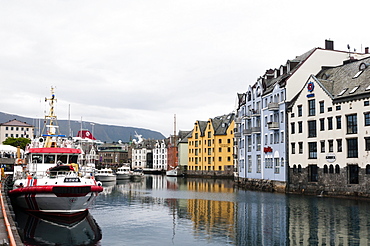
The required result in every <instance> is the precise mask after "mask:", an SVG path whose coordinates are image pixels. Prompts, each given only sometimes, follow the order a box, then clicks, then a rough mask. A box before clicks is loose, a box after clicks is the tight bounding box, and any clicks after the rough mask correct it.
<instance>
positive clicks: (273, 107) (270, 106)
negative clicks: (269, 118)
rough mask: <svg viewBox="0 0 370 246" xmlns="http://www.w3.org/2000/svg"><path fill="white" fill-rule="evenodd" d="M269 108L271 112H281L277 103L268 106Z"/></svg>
mask: <svg viewBox="0 0 370 246" xmlns="http://www.w3.org/2000/svg"><path fill="white" fill-rule="evenodd" d="M267 108H268V110H271V111H277V110H279V104H278V103H276V102H271V103H269V104H268V105H267Z"/></svg>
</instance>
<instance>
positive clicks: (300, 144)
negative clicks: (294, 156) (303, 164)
mask: <svg viewBox="0 0 370 246" xmlns="http://www.w3.org/2000/svg"><path fill="white" fill-rule="evenodd" d="M298 151H299V152H298V153H299V154H303V142H299V143H298Z"/></svg>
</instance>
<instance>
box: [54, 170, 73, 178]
mask: <svg viewBox="0 0 370 246" xmlns="http://www.w3.org/2000/svg"><path fill="white" fill-rule="evenodd" d="M70 176H73V177H77V176H78V175H77V173H76V172H75V171H51V172H49V177H50V178H60V177H70Z"/></svg>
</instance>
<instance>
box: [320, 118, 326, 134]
mask: <svg viewBox="0 0 370 246" xmlns="http://www.w3.org/2000/svg"><path fill="white" fill-rule="evenodd" d="M320 131H325V119H320Z"/></svg>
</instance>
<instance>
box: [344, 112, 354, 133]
mask: <svg viewBox="0 0 370 246" xmlns="http://www.w3.org/2000/svg"><path fill="white" fill-rule="evenodd" d="M346 117H347V134H354V133H357V114H351V115H347V116H346Z"/></svg>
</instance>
